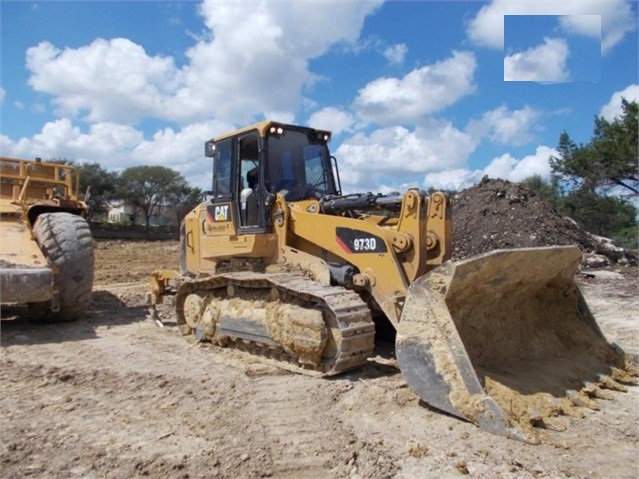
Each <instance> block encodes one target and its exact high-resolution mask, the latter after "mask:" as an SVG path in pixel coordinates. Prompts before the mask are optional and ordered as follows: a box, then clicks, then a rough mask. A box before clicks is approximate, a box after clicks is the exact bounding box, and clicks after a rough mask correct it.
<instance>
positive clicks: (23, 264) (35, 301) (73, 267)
mask: <svg viewBox="0 0 639 479" xmlns="http://www.w3.org/2000/svg"><path fill="white" fill-rule="evenodd" d="M86 210H87V206H86V204H85V203H84V202H83V201H80V200H79V199H78V176H77V170H76V169H75V168H74V167H73V166H70V165H62V164H58V163H46V162H43V161H41V160H40V159H38V158H36V159H35V160H32V161H29V160H20V159H16V158H6V157H0V301H1V303H2V305H3V306H5V307H6V306H9V305H15V304H26V305H27V306H28V308H29V316H30V317H31V318H32V319H37V320H42V321H50V322H55V321H70V320H75V319H78V318H79V317H80V315H81V314H82V312H83V311H84V309H85V308H86V307H87V306H88V305H89V303H90V302H91V291H92V288H93V264H94V257H93V238H92V236H91V230H90V229H89V225H88V223H87V222H86V220H85V219H84V217H83V215H84V214H85V212H86Z"/></svg>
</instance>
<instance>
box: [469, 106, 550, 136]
mask: <svg viewBox="0 0 639 479" xmlns="http://www.w3.org/2000/svg"><path fill="white" fill-rule="evenodd" d="M540 117H541V113H540V112H539V111H538V110H535V109H534V108H531V107H529V106H525V107H524V108H521V109H519V110H509V109H508V108H507V107H506V105H501V106H499V107H497V108H495V109H494V110H491V111H487V112H486V113H484V114H483V115H482V117H481V118H480V119H478V120H471V121H470V122H469V123H468V125H467V127H466V131H467V132H468V133H470V134H471V135H473V136H475V137H477V138H483V137H486V138H488V139H489V140H491V141H493V142H495V143H499V144H503V145H513V146H521V145H524V144H526V143H528V142H530V141H532V140H533V138H534V135H533V133H532V130H535V129H537V128H538V124H537V122H538V121H539V119H540Z"/></svg>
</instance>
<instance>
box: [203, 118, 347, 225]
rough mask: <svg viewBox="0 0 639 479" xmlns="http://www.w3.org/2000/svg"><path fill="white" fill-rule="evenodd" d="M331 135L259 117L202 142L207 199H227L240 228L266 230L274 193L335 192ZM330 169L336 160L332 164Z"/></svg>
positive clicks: (290, 196)
mask: <svg viewBox="0 0 639 479" xmlns="http://www.w3.org/2000/svg"><path fill="white" fill-rule="evenodd" d="M330 137H331V134H330V132H328V131H324V130H315V129H313V128H306V127H301V126H294V125H286V124H282V123H276V122H272V121H263V122H261V123H257V124H255V125H252V126H249V127H247V128H243V129H241V130H238V131H235V132H232V133H229V134H226V135H223V136H220V137H217V138H214V139H212V140H210V141H207V142H206V144H205V154H206V156H208V157H212V158H213V190H212V191H213V196H212V198H211V201H212V202H213V203H228V202H231V203H232V204H233V207H234V208H235V212H234V213H235V215H236V216H235V217H236V218H239V224H238V226H239V228H240V230H241V232H243V233H257V232H266V230H267V229H268V228H269V227H270V224H269V217H270V215H269V210H270V206H271V205H272V204H273V201H274V199H275V195H276V194H277V193H280V194H283V195H284V197H285V199H286V200H287V201H299V200H304V199H313V198H315V199H319V198H322V197H325V196H332V195H337V194H339V190H340V188H339V178H338V179H337V182H336V175H334V173H333V168H332V166H333V164H335V162H334V158H331V156H330V153H329V150H328V141H329V140H330ZM335 167H336V171H337V165H336V164H335Z"/></svg>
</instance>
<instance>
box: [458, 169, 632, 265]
mask: <svg viewBox="0 0 639 479" xmlns="http://www.w3.org/2000/svg"><path fill="white" fill-rule="evenodd" d="M452 211H453V213H452V219H453V259H454V260H460V259H464V258H468V257H470V256H474V255H478V254H482V253H486V252H488V251H492V250H494V249H502V248H526V247H536V246H552V245H571V244H576V245H578V246H579V248H580V249H581V250H582V251H583V252H584V253H585V259H584V265H585V266H595V267H601V266H607V265H609V264H612V263H619V264H633V265H636V264H637V257H636V255H634V254H633V253H632V252H629V251H626V250H624V249H623V248H619V247H617V246H615V245H614V244H613V243H612V242H611V241H610V240H608V239H606V238H601V237H598V236H595V235H592V234H590V233H588V232H587V231H585V230H583V229H581V228H580V227H579V226H578V225H577V224H576V223H575V222H574V221H573V220H571V219H570V218H567V217H564V216H561V215H560V214H559V213H557V212H556V211H555V210H554V209H553V208H552V207H551V206H550V205H548V203H546V201H545V200H544V199H543V198H541V197H540V196H539V195H537V194H536V193H535V192H534V191H533V190H531V189H529V188H527V187H525V186H523V185H521V184H519V183H511V182H509V181H506V180H501V179H490V178H488V177H484V178H483V179H482V180H481V181H480V182H479V183H478V184H476V185H474V186H472V187H470V188H467V189H465V190H462V191H461V192H460V193H459V194H457V195H456V196H455V197H454V198H453V200H452Z"/></svg>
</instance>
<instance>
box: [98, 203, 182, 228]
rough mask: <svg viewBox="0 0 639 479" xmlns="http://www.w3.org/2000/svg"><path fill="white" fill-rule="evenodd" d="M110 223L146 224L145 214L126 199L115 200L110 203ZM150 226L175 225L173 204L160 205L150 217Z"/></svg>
mask: <svg viewBox="0 0 639 479" xmlns="http://www.w3.org/2000/svg"><path fill="white" fill-rule="evenodd" d="M107 221H108V222H109V223H133V224H138V225H143V224H145V221H144V214H143V213H142V212H140V211H139V210H138V209H137V208H135V207H134V206H133V205H132V204H130V203H129V202H127V201H124V200H114V201H112V202H110V203H109V213H108V220H107ZM149 225H150V226H175V225H176V220H175V214H174V213H173V211H172V209H171V205H169V204H165V205H158V206H157V207H156V208H155V211H153V213H152V214H151V218H150V219H149Z"/></svg>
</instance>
